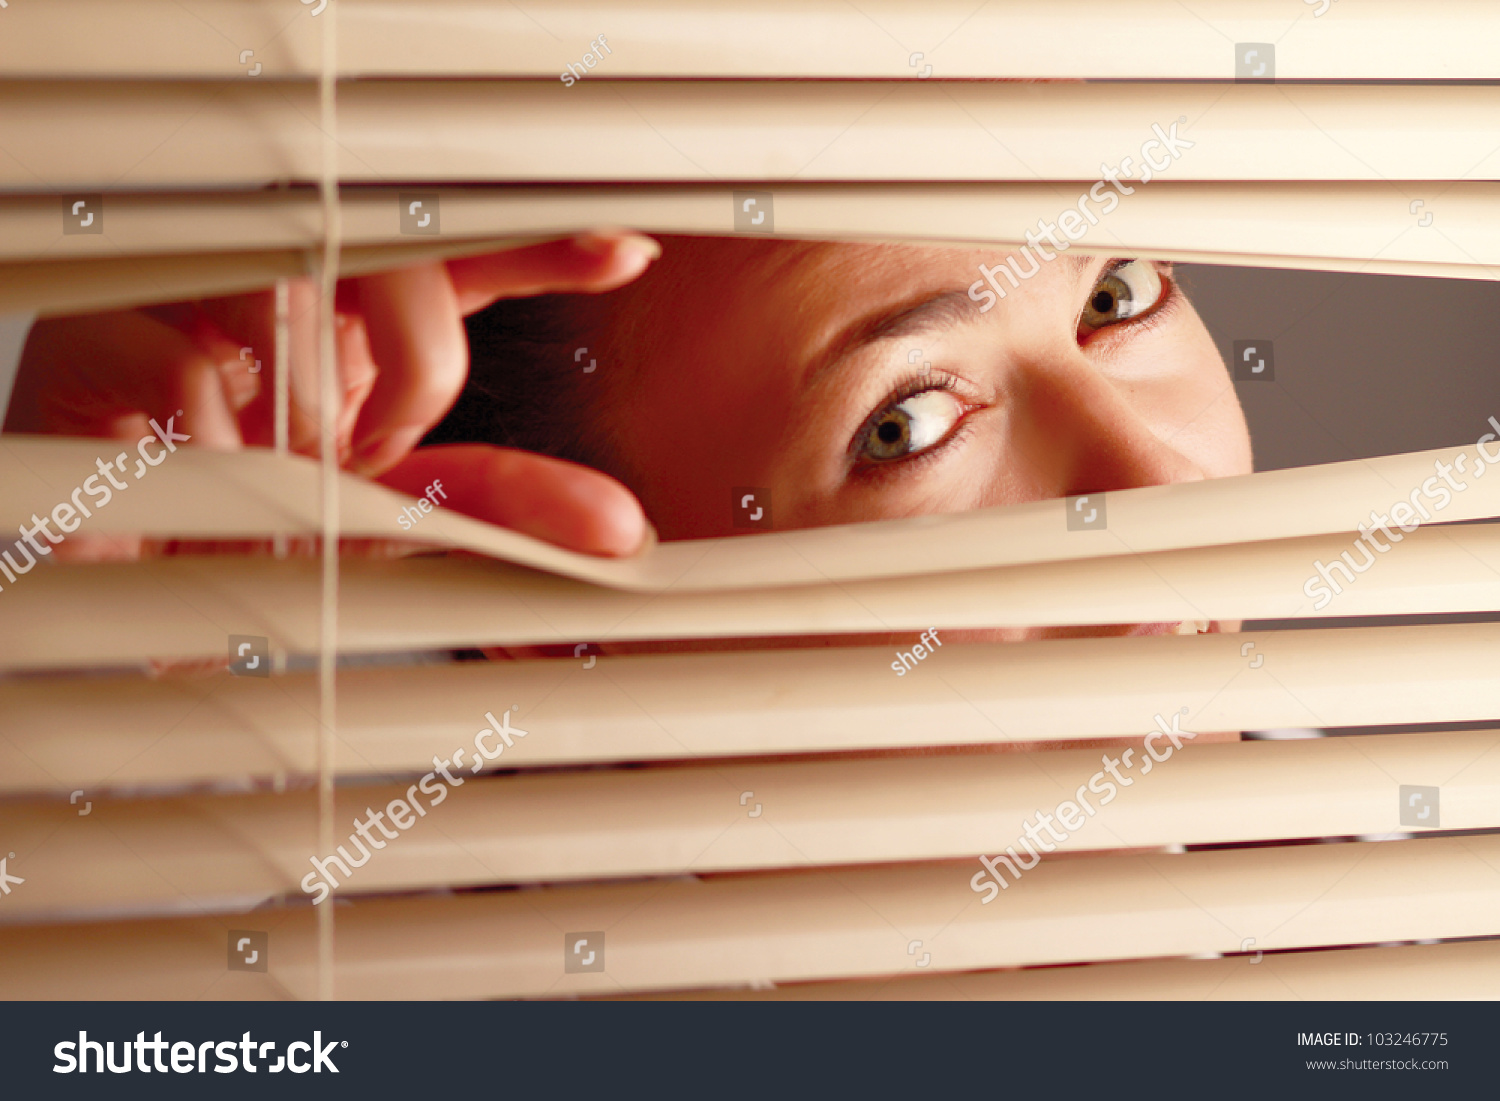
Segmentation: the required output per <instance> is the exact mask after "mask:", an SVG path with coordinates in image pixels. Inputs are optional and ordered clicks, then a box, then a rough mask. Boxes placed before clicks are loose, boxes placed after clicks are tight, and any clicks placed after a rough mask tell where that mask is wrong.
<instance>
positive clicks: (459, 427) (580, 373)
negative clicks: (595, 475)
mask: <svg viewBox="0 0 1500 1101" xmlns="http://www.w3.org/2000/svg"><path fill="white" fill-rule="evenodd" d="M613 297H614V296H613V294H547V295H539V296H536V297H533V298H508V299H506V298H503V299H500V300H499V301H497V302H494V303H492V304H491V305H490V306H488V307H486V308H485V309H483V310H480V311H478V312H477V313H474V314H471V315H470V316H469V317H468V318H467V319H466V320H465V322H464V325H465V328H466V330H467V332H468V338H469V377H468V381H467V382H466V383H465V385H464V389H463V391H462V393H460V394H459V397H458V400H457V401H456V402H455V403H454V405H453V408H452V409H450V410H449V411H448V415H447V416H446V417H444V418H443V420H442V421H441V422H440V423H439V424H438V425H437V426H436V427H434V428H433V430H432V431H431V432H430V433H429V434H428V435H427V438H426V439H425V440H424V441H423V442H424V443H488V444H494V445H496V446H499V447H515V448H520V449H522V450H526V451H536V452H540V453H541V454H544V455H552V456H554V457H556V458H559V459H568V460H570V461H572V462H577V463H584V464H586V465H588V466H593V467H597V468H598V469H601V470H606V471H609V470H612V469H613V468H615V467H617V466H618V463H617V461H616V458H615V456H614V455H613V454H612V453H611V449H610V448H609V447H608V445H607V442H606V439H605V436H606V434H605V433H604V432H602V431H599V430H598V428H597V426H598V425H600V424H601V422H602V419H603V417H602V414H603V410H604V407H605V403H606V402H607V401H608V388H607V386H604V385H598V383H602V382H603V381H604V380H603V379H601V378H599V377H598V376H596V375H594V374H593V373H589V374H585V373H584V370H583V368H584V367H585V366H587V365H588V363H589V361H590V360H592V359H597V358H599V351H600V349H601V347H602V345H603V344H604V341H605V333H606V331H607V330H608V327H609V325H608V315H609V313H610V311H611V308H612V306H613V304H614V303H613V301H612V299H613ZM580 349H585V351H582V352H580V351H579V350H580Z"/></svg>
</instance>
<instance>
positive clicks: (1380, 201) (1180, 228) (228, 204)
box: [0, 179, 1500, 278]
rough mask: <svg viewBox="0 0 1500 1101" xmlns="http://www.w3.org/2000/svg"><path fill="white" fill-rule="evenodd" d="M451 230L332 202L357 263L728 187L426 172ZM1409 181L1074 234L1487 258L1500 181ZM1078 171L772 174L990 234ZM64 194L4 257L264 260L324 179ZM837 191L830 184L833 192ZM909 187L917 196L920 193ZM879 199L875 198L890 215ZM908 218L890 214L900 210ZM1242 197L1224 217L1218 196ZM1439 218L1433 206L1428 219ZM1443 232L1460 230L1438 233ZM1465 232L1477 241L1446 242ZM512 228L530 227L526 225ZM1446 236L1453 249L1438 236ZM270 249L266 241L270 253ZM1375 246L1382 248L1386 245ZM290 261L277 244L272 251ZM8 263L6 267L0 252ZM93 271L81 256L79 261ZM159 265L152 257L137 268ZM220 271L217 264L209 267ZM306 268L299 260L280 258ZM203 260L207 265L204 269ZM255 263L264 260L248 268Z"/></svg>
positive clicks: (802, 204)
mask: <svg viewBox="0 0 1500 1101" xmlns="http://www.w3.org/2000/svg"><path fill="white" fill-rule="evenodd" d="M418 187H419V188H420V189H421V190H428V191H433V192H434V193H435V194H436V195H437V196H438V200H439V203H440V207H441V210H440V214H441V218H440V222H439V224H440V225H441V227H442V231H443V232H442V235H441V236H439V237H436V238H426V237H415V236H413V235H410V234H402V233H401V230H400V203H401V196H402V195H404V194H406V192H407V191H408V190H413V188H399V187H397V188H390V187H370V188H349V189H345V190H344V191H343V193H342V195H341V199H340V203H341V210H342V220H343V226H344V229H345V230H346V232H347V236H348V240H349V245H350V247H354V248H357V249H359V250H360V251H358V252H356V253H355V255H354V260H353V263H354V264H355V265H356V266H355V269H354V270H356V271H358V270H361V269H363V268H365V267H366V265H365V264H364V263H363V262H362V260H363V257H364V256H365V255H366V254H367V253H369V252H371V251H372V250H373V249H374V248H375V247H376V246H384V247H385V248H387V249H392V250H404V251H393V252H392V260H391V261H390V262H391V263H395V262H398V261H399V260H400V258H401V257H403V256H405V255H408V254H410V255H413V256H417V257H424V256H426V255H428V254H430V253H431V252H434V251H441V250H442V249H444V248H448V249H452V248H455V247H461V246H462V245H463V242H464V241H465V239H475V240H481V239H490V240H492V241H495V243H494V244H493V245H492V246H491V247H493V248H495V249H499V248H501V247H503V244H504V240H503V238H504V237H505V235H507V234H509V235H511V236H513V237H517V238H519V237H520V236H521V235H528V236H532V237H538V238H541V237H549V236H561V235H565V234H569V233H572V232H574V231H576V230H577V229H579V228H580V227H587V226H590V225H598V224H628V225H634V226H636V227H638V228H641V229H644V230H650V231H653V232H659V233H674V232H676V233H695V234H708V235H715V234H718V235H729V234H732V233H733V232H734V228H735V227H734V221H733V217H732V215H733V190H732V188H726V187H723V186H715V185H706V184H675V185H670V186H659V187H643V186H640V185H624V184H621V185H609V186H578V187H569V188H565V189H545V188H532V187H505V188H496V187H472V188H462V189H458V188H441V187H437V188H434V187H433V186H432V185H418ZM1401 188H1406V189H1410V190H1416V191H1420V192H1422V193H1423V194H1425V195H1426V196H1427V200H1428V201H1427V205H1428V206H1433V205H1434V204H1435V203H1436V201H1437V189H1434V188H1432V187H1430V186H1428V187H1422V186H1419V185H1416V184H1413V183H1410V182H1404V183H1401V184H1399V185H1392V184H1388V183H1383V182H1375V183H1372V182H1368V181H1357V180H1355V181H1335V182H1303V183H1288V182H1271V183H1234V182H1182V181H1180V180H1170V179H1162V180H1158V181H1155V182H1154V184H1153V185H1152V186H1148V187H1137V188H1134V189H1133V190H1134V193H1133V194H1132V195H1130V196H1128V198H1129V199H1130V202H1129V203H1125V202H1124V201H1123V199H1122V200H1121V205H1119V206H1117V207H1115V208H1114V210H1113V211H1112V212H1111V213H1110V215H1109V216H1108V217H1107V218H1103V219H1101V221H1100V225H1101V226H1103V227H1105V233H1106V234H1107V236H1104V237H1102V238H1101V239H1099V240H1091V239H1090V238H1089V237H1088V236H1085V237H1083V238H1081V239H1080V240H1079V241H1078V242H1077V244H1076V245H1075V246H1074V247H1076V248H1078V249H1081V250H1085V251H1087V250H1090V249H1092V250H1093V251H1096V252H1099V251H1114V250H1117V249H1119V248H1122V247H1123V248H1131V249H1152V250H1157V251H1162V250H1169V251H1170V250H1175V251H1177V252H1181V253H1184V254H1207V253H1216V254H1224V255H1237V254H1238V255H1242V256H1243V258H1244V260H1245V261H1247V262H1248V261H1259V262H1261V263H1266V262H1268V260H1279V259H1280V258H1286V260H1287V261H1288V262H1295V261H1296V260H1298V259H1299V258H1302V259H1321V260H1324V261H1326V262H1329V263H1333V262H1345V263H1349V262H1353V261H1355V260H1362V261H1363V262H1365V263H1368V264H1377V265H1378V264H1382V263H1385V264H1390V263H1396V264H1404V263H1410V264H1417V265H1433V264H1442V263H1445V262H1447V263H1454V264H1464V263H1470V264H1481V265H1482V264H1489V263H1491V262H1492V261H1493V260H1494V259H1495V258H1496V255H1497V241H1500V235H1497V233H1496V231H1495V229H1494V226H1493V224H1492V223H1493V220H1494V212H1495V209H1496V207H1497V206H1500V186H1497V185H1496V184H1493V183H1489V182H1476V181H1458V182H1453V183H1448V184H1445V185H1444V186H1443V187H1442V188H1441V200H1442V207H1441V212H1442V218H1443V222H1442V226H1443V232H1442V233H1430V234H1428V233H1409V232H1407V231H1408V230H1410V229H1411V228H1412V223H1413V220H1414V219H1413V216H1412V213H1411V210H1410V202H1409V201H1408V199H1407V197H1406V196H1405V194H1404V192H1403V191H1402V190H1401ZM1084 193H1085V191H1084V190H1079V186H1078V185H1074V184H1066V183H1042V182H1036V181H1005V182H995V183H985V184H975V183H970V184H955V183H944V182H932V181H929V182H923V183H921V184H919V185H918V184H905V185H882V184H828V185H811V184H806V183H777V184H776V185H775V199H776V209H775V224H776V226H777V227H778V231H779V232H780V233H781V235H782V236H790V237H806V236H814V237H816V236H826V237H891V236H899V235H903V234H905V235H907V236H910V237H912V238H927V239H930V240H932V241H934V242H942V241H947V242H953V243H972V242H982V241H984V240H985V239H989V240H993V241H1003V242H1011V243H1015V244H1020V243H1022V242H1023V241H1024V237H1025V232H1026V230H1028V229H1035V226H1036V223H1037V221H1038V220H1039V219H1040V218H1042V217H1043V216H1046V217H1049V218H1055V217H1056V215H1057V214H1058V212H1059V211H1060V210H1062V209H1065V208H1066V207H1067V206H1069V205H1074V204H1075V203H1076V201H1077V199H1078V197H1079V195H1081V194H1084ZM60 198H61V197H60V196H58V195H35V194H21V195H0V259H7V260H18V261H19V260H36V261H38V262H39V263H38V265H37V266H36V267H35V268H34V269H27V270H36V271H44V270H51V265H55V264H57V263H59V262H60V261H65V260H74V261H85V260H87V261H94V262H100V263H105V264H108V263H109V262H112V261H125V260H128V259H129V258H131V257H144V256H154V255H156V254H173V258H174V259H175V258H176V257H187V256H191V255H193V254H196V253H203V252H233V253H237V254H243V255H242V257H240V258H241V260H242V262H245V263H250V262H253V261H257V262H261V263H270V262H272V260H273V259H275V258H276V257H280V256H281V255H283V253H274V252H273V250H276V249H281V250H291V249H307V248H313V247H315V246H316V245H317V243H318V241H319V240H320V236H319V235H320V234H321V232H322V231H321V223H320V222H319V217H320V212H319V207H318V200H317V196H316V195H315V194H314V193H312V192H311V191H310V190H305V189H293V190H285V191H282V190H276V191H254V192H176V193H150V192H110V193H109V194H108V195H106V196H105V198H104V207H105V211H104V213H103V219H104V223H105V224H106V228H107V230H108V232H107V234H98V235H95V234H85V233H75V234H65V233H64V232H63V215H62V203H61V201H60ZM830 199H831V200H832V201H830ZM914 199H918V200H921V199H925V203H923V204H919V203H918V202H914V201H913V200H914ZM882 208H883V211H884V213H883V215H882ZM893 209H894V210H895V211H896V212H897V214H898V216H899V218H900V219H901V221H900V222H899V223H893V222H892V220H891V217H890V215H891V212H892V210H893ZM1226 210H1230V211H1232V212H1233V217H1232V218H1226V217H1225V211H1226ZM1436 224H1437V223H1436V222H1434V223H1433V225H1436ZM1444 235H1446V236H1447V237H1448V238H1450V240H1448V241H1446V242H1445V241H1443V240H1442V238H1443V236H1444ZM1455 242H1456V243H1457V244H1458V245H1459V246H1460V247H1461V248H1462V249H1464V250H1466V251H1472V252H1473V253H1474V255H1473V256H1472V257H1465V256H1464V255H1463V253H1460V252H1454V251H1452V247H1451V246H1452V245H1453V244H1454V243H1455ZM514 243H522V242H521V241H519V240H517V241H516V242H514ZM1445 250H1446V251H1445ZM262 254H266V255H264V256H263V255H262ZM1377 254H1378V255H1377ZM276 262H278V263H281V262H282V261H279V260H277V261H276ZM0 270H4V269H0ZM78 270H80V271H84V270H87V269H86V268H82V267H80V268H79V269H78ZM153 270H155V271H163V270H164V269H162V268H160V267H158V268H154V269H153V268H151V267H143V268H142V271H143V272H147V273H149V272H151V271H153ZM205 271H206V272H210V273H211V272H212V269H205ZM289 273H290V274H300V269H292V270H291V271H289V272H288V271H283V270H281V269H280V268H278V269H277V270H276V272H275V274H278V275H279V274H289ZM205 277H206V276H205ZM249 277H255V278H263V277H264V276H263V275H261V274H260V273H256V272H251V273H250V275H249V276H247V278H249Z"/></svg>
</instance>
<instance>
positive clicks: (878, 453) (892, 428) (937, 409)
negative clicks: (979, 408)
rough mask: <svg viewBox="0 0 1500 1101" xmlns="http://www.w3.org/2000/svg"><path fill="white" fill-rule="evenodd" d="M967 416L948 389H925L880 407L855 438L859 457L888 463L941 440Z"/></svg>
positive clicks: (856, 453)
mask: <svg viewBox="0 0 1500 1101" xmlns="http://www.w3.org/2000/svg"><path fill="white" fill-rule="evenodd" d="M963 415H964V405H963V403H962V402H961V401H959V400H958V398H956V397H954V396H953V395H952V394H950V393H949V392H948V391H946V390H924V391H923V392H922V393H920V394H913V395H912V396H911V397H909V398H905V399H903V400H902V401H900V402H898V403H895V404H892V405H889V406H887V407H886V408H885V409H883V410H881V411H880V413H878V414H877V415H876V416H875V417H874V419H872V420H871V421H870V422H869V423H868V424H867V425H866V427H865V428H864V430H863V432H862V434H861V437H860V439H859V440H858V441H856V447H855V455H856V458H860V459H864V460H866V461H868V462H876V463H885V462H890V461H892V460H893V459H903V458H905V457H906V456H908V455H914V454H916V453H917V452H918V451H925V450H927V449H928V448H929V447H932V446H933V445H935V444H939V443H942V442H943V440H944V439H945V438H946V437H947V435H948V433H949V432H951V431H952V430H953V426H954V425H955V424H957V423H958V422H959V419H960V418H962V417H963Z"/></svg>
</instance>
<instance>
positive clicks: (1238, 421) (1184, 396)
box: [1152, 303, 1253, 478]
mask: <svg viewBox="0 0 1500 1101" xmlns="http://www.w3.org/2000/svg"><path fill="white" fill-rule="evenodd" d="M1184 306H1185V309H1184V310H1183V313H1182V316H1181V319H1180V320H1179V321H1176V322H1175V323H1174V324H1173V325H1172V326H1171V329H1170V331H1169V332H1167V333H1163V334H1162V339H1161V341H1160V343H1159V344H1157V346H1156V347H1155V348H1154V349H1153V353H1152V354H1153V355H1159V356H1161V360H1160V362H1165V363H1170V364H1171V365H1172V369H1171V370H1170V372H1169V374H1167V375H1166V376H1164V377H1162V378H1161V379H1160V380H1159V381H1160V382H1161V383H1162V384H1163V385H1162V386H1160V387H1157V388H1155V389H1156V390H1157V393H1158V395H1159V397H1158V401H1157V403H1156V408H1155V409H1154V410H1153V413H1152V416H1153V420H1155V422H1156V431H1157V434H1158V435H1159V436H1160V437H1161V438H1162V439H1164V440H1168V441H1170V442H1171V444H1172V446H1173V447H1175V448H1176V449H1177V450H1178V451H1179V452H1181V453H1182V454H1183V455H1185V456H1187V457H1188V458H1189V459H1191V460H1192V461H1193V462H1194V463H1195V464H1196V465H1197V466H1198V467H1199V468H1200V469H1201V470H1202V471H1203V472H1204V474H1205V475H1206V476H1207V477H1210V478H1228V477H1232V476H1234V475H1237V474H1249V473H1250V472H1251V470H1252V469H1253V462H1252V457H1251V449H1250V430H1249V427H1248V426H1247V425H1246V423H1245V414H1244V410H1243V409H1241V407H1240V399H1239V395H1238V394H1237V393H1236V392H1235V388H1234V381H1233V379H1232V378H1231V377H1230V374H1229V369H1228V368H1227V367H1226V366H1225V364H1224V360H1223V358H1222V357H1221V356H1220V355H1219V350H1218V348H1216V347H1215V346H1214V340H1213V337H1212V336H1211V335H1210V334H1209V332H1208V329H1207V327H1206V326H1205V325H1204V324H1203V322H1202V320H1201V319H1200V318H1199V317H1198V315H1197V313H1196V312H1195V311H1194V310H1193V309H1192V306H1191V305H1190V304H1187V303H1184Z"/></svg>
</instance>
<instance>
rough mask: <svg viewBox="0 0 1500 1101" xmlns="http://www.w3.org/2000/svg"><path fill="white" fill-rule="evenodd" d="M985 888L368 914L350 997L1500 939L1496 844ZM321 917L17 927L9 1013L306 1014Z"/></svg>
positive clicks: (637, 885) (941, 876) (683, 892)
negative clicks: (262, 1002) (257, 933)
mask: <svg viewBox="0 0 1500 1101" xmlns="http://www.w3.org/2000/svg"><path fill="white" fill-rule="evenodd" d="M977 868H978V862H977V861H976V860H964V861H955V862H941V863H931V864H916V865H894V866H886V867H873V868H841V869H835V870H828V871H806V872H789V873H775V874H766V875H753V876H724V877H716V878H711V879H706V880H704V879H681V878H679V879H672V880H647V881H643V882H634V883H618V884H608V885H598V886H580V887H560V888H548V889H543V890H528V891H508V892H497V893H477V894H469V895H457V896H453V895H449V896H436V897H420V896H419V897H410V898H393V899H380V900H371V901H368V902H363V901H356V902H354V903H353V904H352V905H348V906H345V907H341V908H340V909H339V912H338V930H339V932H338V954H337V961H336V965H335V994H336V996H337V997H340V998H361V999H363V998H395V997H400V998H406V999H419V1000H420V999H424V998H472V997H508V996H509V997H516V996H520V997H537V996H546V995H552V996H556V995H566V994H584V993H588V994H603V993H611V994H613V993H624V992H629V991H633V990H638V991H647V990H675V989H682V988H686V987H694V986H724V985H728V984H735V983H750V982H766V981H770V982H778V983H779V982H793V981H806V980H813V979H831V978H854V977H858V976H868V975H893V974H900V973H902V972H906V973H914V972H915V970H916V965H917V963H918V962H919V961H920V959H921V958H922V957H921V953H923V952H925V953H928V954H929V955H930V960H929V964H928V966H929V967H931V968H932V970H933V971H968V970H977V969H981V968H994V967H1013V966H1022V965H1028V964H1042V963H1063V962H1081V961H1096V960H1097V961H1107V960H1115V959H1142V958H1151V957H1160V956H1183V955H1194V954H1198V953H1203V952H1238V951H1241V950H1243V949H1244V948H1245V947H1246V942H1247V941H1248V940H1249V939H1250V938H1254V947H1256V948H1260V949H1266V950H1273V949H1287V948H1307V947H1314V946H1331V945H1346V944H1352V945H1360V944H1378V943H1382V942H1387V941H1404V940H1426V939H1443V938H1448V939H1456V938H1465V937H1479V936H1490V935H1494V934H1495V933H1496V932H1497V931H1500V916H1497V915H1500V837H1496V836H1474V837H1463V838H1451V839H1450V838H1426V839H1420V840H1412V841H1394V842H1387V843H1378V844H1377V843H1363V844H1359V843H1356V844H1341V845H1302V846H1291V847H1274V848H1258V849H1225V850H1218V851H1210V852H1195V853H1185V854H1179V855H1167V854H1134V855H1124V854H1120V855H1109V856H1100V857H1087V858H1079V859H1063V860H1055V861H1046V862H1043V863H1042V864H1041V865H1039V866H1038V867H1036V868H1034V869H1032V870H1031V871H1030V872H1028V873H1027V874H1026V877H1025V878H1023V879H1022V880H1021V881H1020V882H1019V883H1017V884H1014V885H1013V886H1012V888H1011V890H1009V891H1008V892H1006V893H1005V895H1004V896H1002V897H1001V898H999V899H997V900H996V901H995V902H994V903H993V904H991V905H988V906H985V905H983V904H981V902H980V901H979V900H980V895H978V894H976V893H975V892H974V891H973V890H971V888H970V882H969V880H970V877H971V876H972V875H973V874H974V871H975V870H976V869H977ZM25 870H26V869H25V866H24V865H22V864H21V863H20V862H19V861H15V862H12V863H11V865H10V871H11V874H13V875H14V874H21V875H23V876H24V874H25ZM22 886H24V885H22ZM13 890H14V891H19V890H21V887H20V886H17V887H14V888H13ZM0 905H3V903H0ZM312 909H313V908H312V907H310V906H304V907H298V908H296V909H287V910H280V911H278V910H259V911H256V912H254V913H237V914H223V915H217V916H211V917H199V918H183V919H176V920H172V919H166V920H152V921H140V922H130V921H121V920H112V921H106V922H98V923H91V924H86V925H53V926H18V927H10V928H4V929H0V996H4V997H6V998H14V999H21V998H138V999H148V998H208V997H237V996H242V995H243V994H244V993H245V992H258V993H259V994H260V996H268V995H272V994H274V993H276V992H281V993H284V994H286V995H290V996H293V997H304V998H305V997H308V996H310V995H311V994H312V993H313V991H314V990H315V988H316V987H315V982H316V978H315V971H316V948H315V938H314V935H313V926H314V920H313V913H312ZM246 928H250V929H257V930H262V931H266V932H268V933H269V934H270V946H271V951H270V957H269V958H270V968H269V971H268V972H267V973H266V975H265V976H263V977H262V978H261V979H259V980H253V979H252V980H249V981H248V982H246V983H244V984H243V985H242V984H241V983H239V982H227V981H225V979H226V974H227V972H226V970H225V966H224V959H225V951H226V947H227V945H226V939H227V932H228V930H230V929H246ZM589 931H602V932H603V933H604V934H605V943H604V951H605V957H604V961H605V970H604V971H603V972H590V973H577V974H566V973H565V972H564V970H563V962H564V936H565V934H568V933H583V932H589ZM914 941H921V944H920V946H917V947H915V949H913V942H914ZM252 984H253V985H252ZM249 996H254V993H250V994H249Z"/></svg>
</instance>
